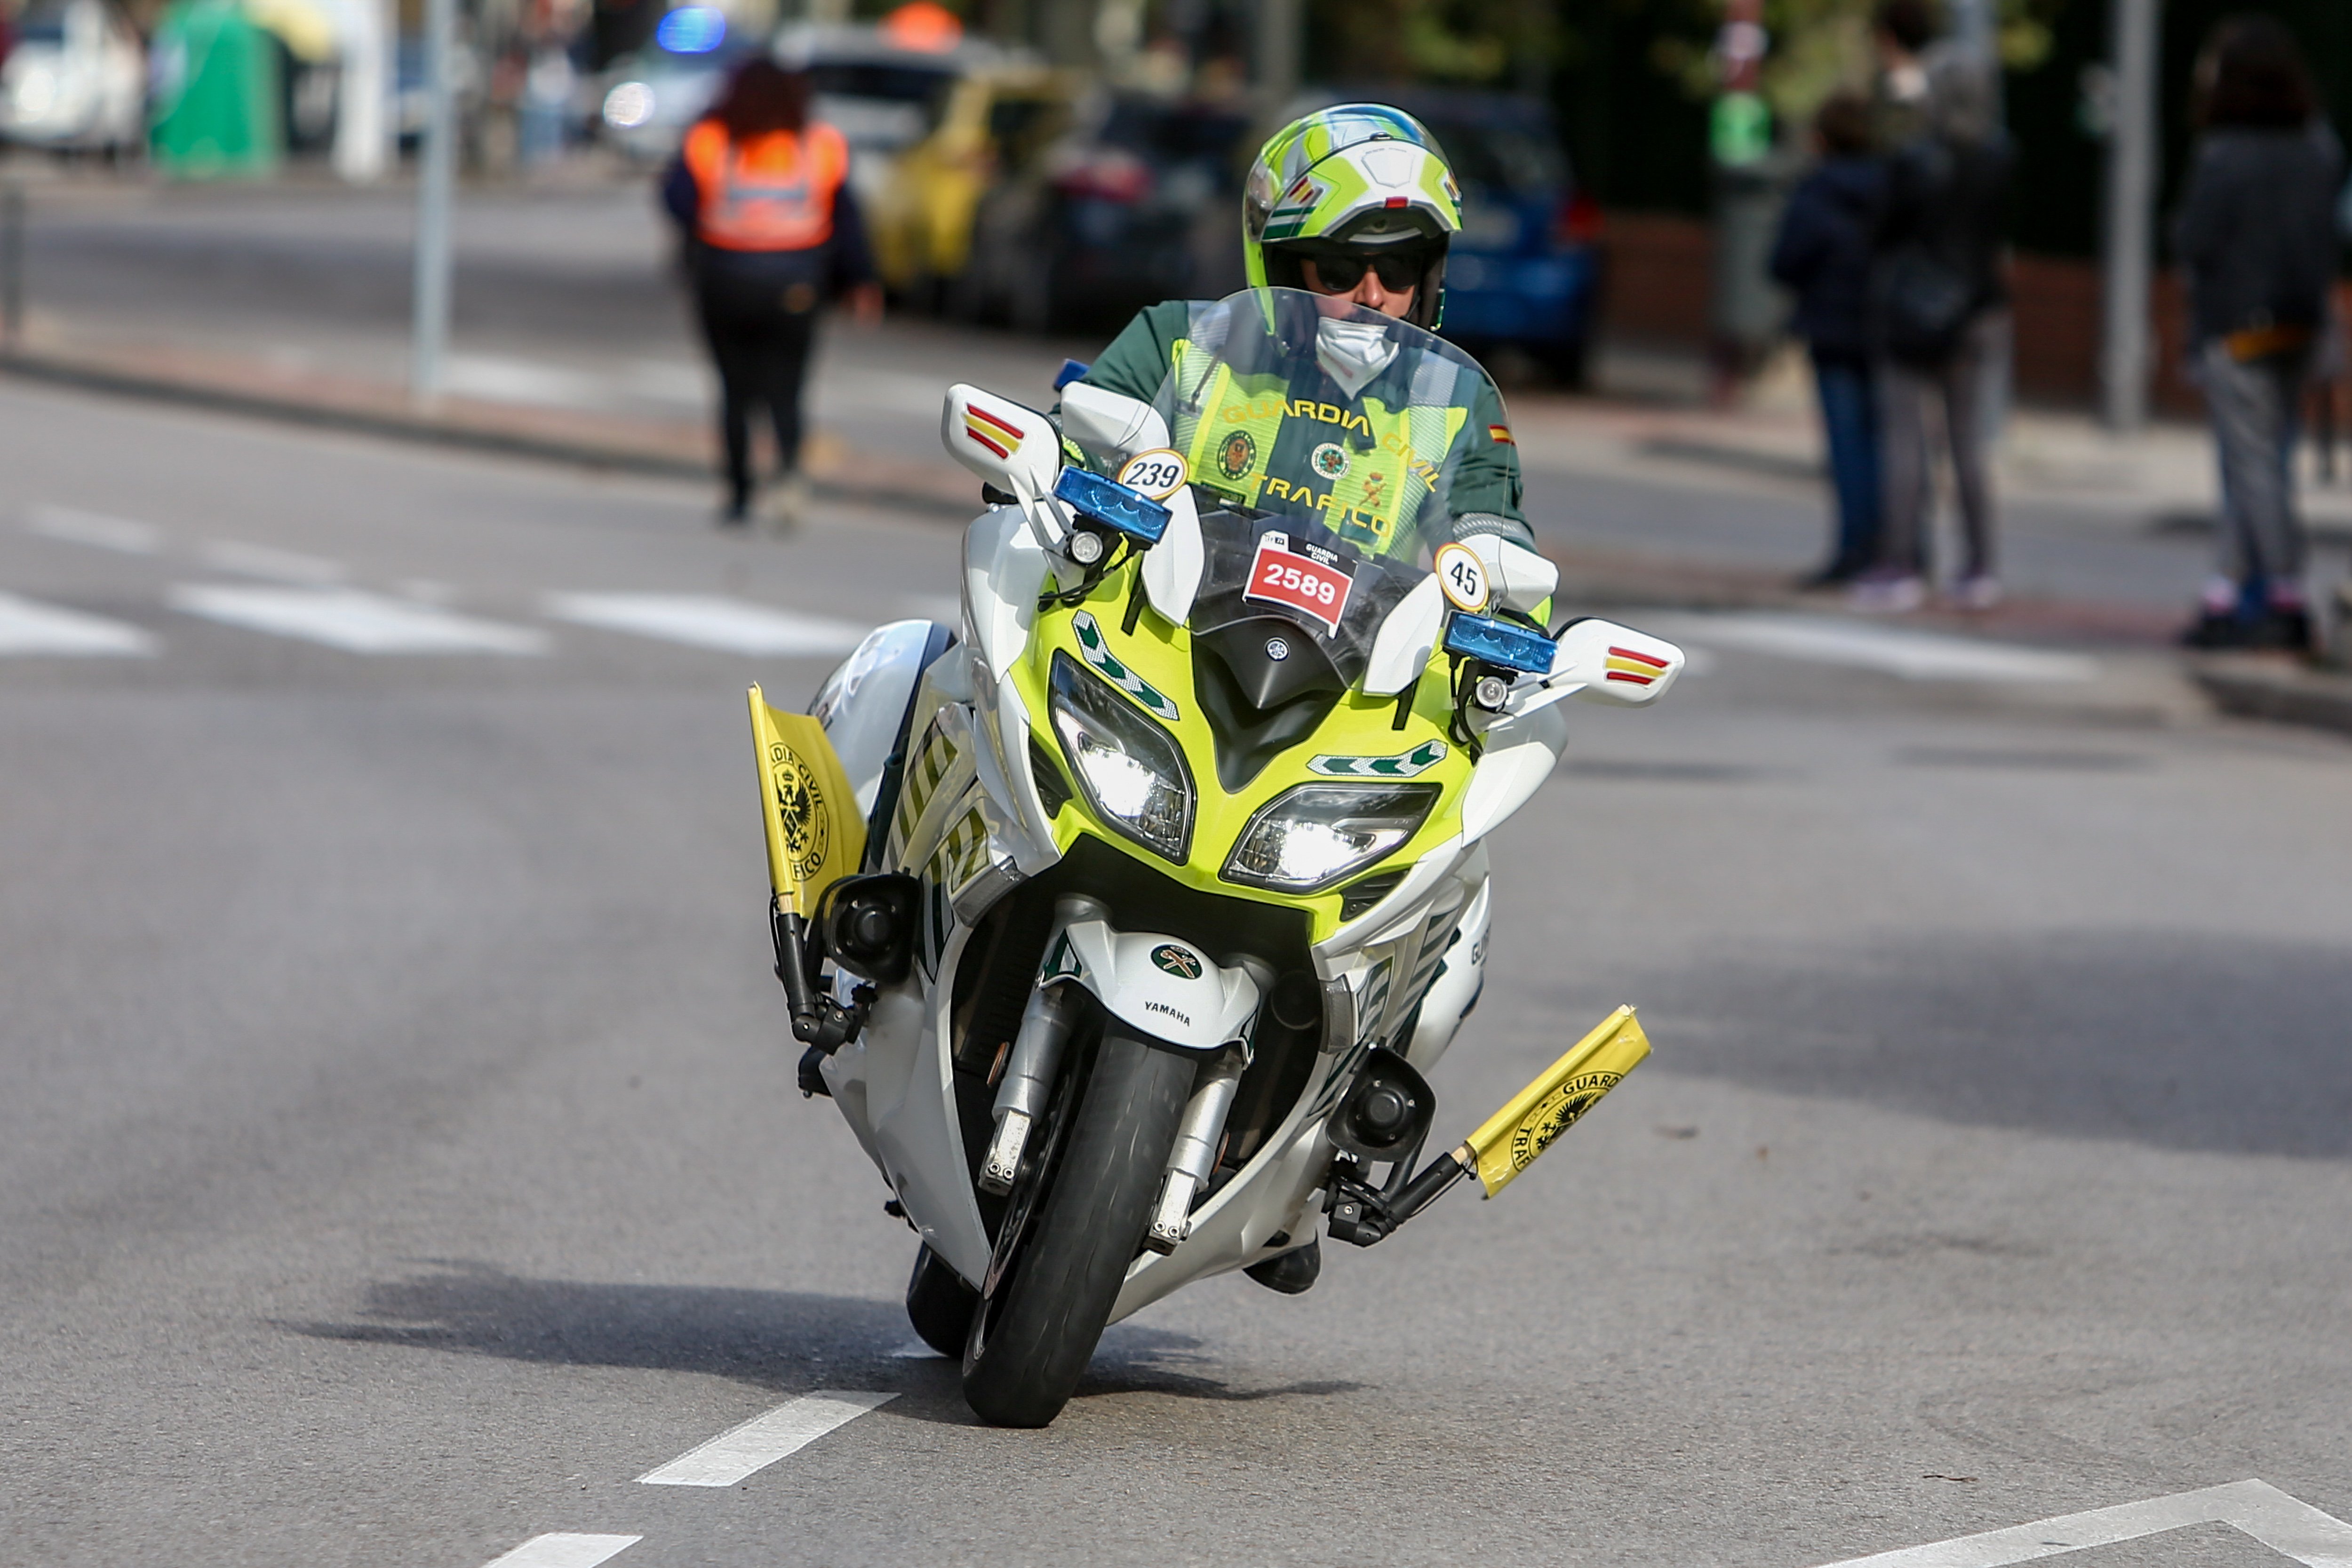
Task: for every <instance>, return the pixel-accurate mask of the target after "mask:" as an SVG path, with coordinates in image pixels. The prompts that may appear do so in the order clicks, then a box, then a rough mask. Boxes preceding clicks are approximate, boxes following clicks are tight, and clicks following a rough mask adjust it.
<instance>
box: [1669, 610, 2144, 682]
mask: <svg viewBox="0 0 2352 1568" xmlns="http://www.w3.org/2000/svg"><path fill="white" fill-rule="evenodd" d="M1678 629H1679V630H1681V631H1683V632H1685V634H1686V635H1687V636H1689V637H1690V639H1691V640H1692V641H1693V642H1696V643H1714V644H1716V645H1717V646H1719V647H1728V648H1745V649H1747V650H1748V651H1750V652H1753V653H1769V654H1774V655H1777V656H1778V657H1780V658H1784V659H1801V660H1804V661H1806V662H1808V663H1811V664H1845V665H1849V666H1852V667H1854V668H1858V669H1865V670H1883V671H1885V673H1886V674H1892V675H1900V676H1901V677H1903V678H1904V679H1905V680H1906V681H2018V682H2036V681H2087V680H2092V679H2095V677H2096V676H2097V674H2098V673H2099V665H2098V662H2097V661H2096V660H2095V659H2088V658H2084V657H2083V656H2082V655H2080V654H2076V653H2048V652H2045V651H2044V650H2042V649H2039V648H2020V647H2015V646H2012V645H2011V644H2008V643H1987V642H1980V641H1979V640H1977V639H1976V638H1973V637H1953V636H1947V635H1945V634H1943V633H1941V632H1916V631H1913V630H1911V629H1909V628H1907V627H1895V626H1876V625H1871V624H1867V623H1864V622H1852V621H1834V620H1830V619H1828V618H1826V617H1822V616H1811V615H1776V614H1772V613H1769V612H1753V613H1740V614H1730V615H1710V616H1706V617H1705V618H1703V619H1700V618H1693V619H1690V620H1687V621H1684V622H1680V623H1679V626H1678Z"/></svg>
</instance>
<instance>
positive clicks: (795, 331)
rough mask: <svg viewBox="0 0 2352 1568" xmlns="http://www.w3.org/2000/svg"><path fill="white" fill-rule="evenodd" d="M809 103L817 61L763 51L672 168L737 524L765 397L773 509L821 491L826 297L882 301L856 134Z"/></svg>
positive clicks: (748, 490) (731, 515) (672, 202)
mask: <svg viewBox="0 0 2352 1568" xmlns="http://www.w3.org/2000/svg"><path fill="white" fill-rule="evenodd" d="M808 108H809V78H808V76H807V74H806V73H805V72H801V71H788V70H786V69H784V68H782V67H781V66H779V65H777V64H775V63H774V62H773V61H772V60H768V59H765V58H761V59H754V60H752V61H751V62H749V63H748V64H746V65H744V66H743V67H741V68H739V69H738V70H737V71H736V72H735V75H734V76H733V77H732V78H730V80H729V82H728V84H727V86H726V89H724V90H723V91H722V92H721V93H720V94H719V100H718V104H717V107H715V108H714V109H713V110H711V111H710V113H709V115H708V116H707V117H705V118H704V119H703V120H700V121H698V123H697V124H696V125H695V126H694V128H693V129H692V130H690V131H688V132H687V134H686V142H685V145H684V146H683V147H682V148H681V149H680V150H679V152H678V156H677V160H676V161H675V162H672V163H671V165H670V167H669V169H668V171H667V173H665V174H664V176H663V178H662V200H663V204H664V205H665V206H666V207H667V209H668V211H669V214H670V215H671V216H672V217H673V218H675V219H676V220H677V223H678V225H679V226H680V227H681V228H682V229H683V230H684V231H685V235H686V251H687V265H688V272H689V274H690V275H691V277H692V279H693V283H694V294H695V304H696V308H697V310H698V313H699V315H700V317H701V321H702V333H703V337H704V339H705V340H706V341H707V342H708V343H709V348H710V357H711V360H712V361H713V362H714V363H715V364H716V365H717V366H718V369H719V434H720V435H721V437H722V439H723V440H724V442H725V444H726V449H727V499H726V503H725V506H724V507H723V509H722V511H721V514H720V520H721V521H722V522H725V523H729V524H735V525H740V524H743V523H745V522H747V521H748V520H749V518H750V516H751V498H752V482H751V416H752V412H753V410H754V409H755V408H757V407H760V406H765V408H766V409H767V411H768V419H769V422H770V423H772V425H773V426H774V428H775V433H776V466H777V481H776V484H775V486H774V488H773V491H772V496H771V499H770V502H769V506H768V508H767V510H768V513H769V516H770V517H771V518H772V521H773V522H774V523H775V524H776V525H777V526H779V527H781V528H791V527H793V526H794V525H796V524H798V523H799V522H800V521H801V519H802V517H803V513H804V512H805V510H806V508H807V501H808V487H807V482H806V481H805V480H804V479H803V476H802V475H801V468H800V457H801V389H802V386H803V382H805V381H806V379H807V374H808V361H809V353H810V350H811V349H812V348H813V347H814V342H815V336H816V319H817V314H818V311H819V309H820V308H822V307H823V306H824V305H825V304H826V303H827V302H829V301H831V300H833V299H835V298H842V297H844V296H846V297H847V298H849V300H850V301H851V304H852V307H853V308H854V309H855V311H856V314H857V316H858V317H859V318H860V319H863V320H867V321H871V320H875V319H879V317H880V315H881V313H882V292H881V287H880V285H879V284H877V282H876V281H875V277H874V261H873V256H872V255H871V253H870V252H869V251H868V250H867V248H866V228H865V225H864V223H863V222H862V221H861V219H860V216H859V214H858V210H857V203H856V198H855V197H853V196H852V195H851V193H850V191H849V187H848V185H847V184H846V183H845V181H846V180H847V178H848V174H849V146H848V143H847V142H846V141H844V140H843V139H842V135H841V132H839V131H835V129H834V128H833V127H832V126H830V125H826V124H824V123H822V122H819V121H814V120H810V119H809V115H808Z"/></svg>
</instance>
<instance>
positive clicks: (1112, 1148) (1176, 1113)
mask: <svg viewBox="0 0 2352 1568" xmlns="http://www.w3.org/2000/svg"><path fill="white" fill-rule="evenodd" d="M1194 1071H1195V1065H1194V1063H1193V1061H1192V1059H1190V1058H1189V1057H1184V1056H1179V1055H1177V1054H1176V1053H1175V1052H1173V1051H1161V1050H1159V1049H1158V1048H1156V1047H1154V1046H1151V1045H1150V1044H1147V1043H1146V1042H1145V1041H1143V1040H1139V1039H1138V1038H1136V1037H1135V1036H1133V1035H1131V1034H1129V1033H1128V1032H1127V1031H1126V1030H1125V1028H1124V1026H1122V1025H1120V1024H1119V1023H1118V1022H1117V1021H1116V1020H1113V1019H1106V1020H1105V1021H1104V1028H1103V1035H1102V1043H1101V1045H1100V1046H1099V1047H1098V1048H1097V1051H1096V1052H1095V1061H1094V1069H1093V1071H1092V1072H1091V1073H1089V1074H1088V1076H1087V1083H1086V1085H1085V1088H1084V1091H1083V1095H1082V1097H1081V1098H1080V1099H1079V1100H1078V1102H1077V1103H1076V1105H1075V1106H1074V1107H1071V1108H1070V1109H1068V1110H1067V1111H1066V1112H1065V1114H1066V1115H1069V1116H1071V1117H1072V1118H1073V1121H1072V1124H1071V1125H1070V1127H1069V1129H1068V1134H1067V1141H1066V1143H1064V1144H1063V1145H1062V1147H1061V1148H1060V1150H1059V1151H1058V1154H1059V1157H1058V1158H1055V1157H1053V1155H1054V1153H1055V1151H1051V1150H1049V1151H1048V1155H1047V1157H1046V1158H1045V1159H1044V1160H1041V1161H1040V1162H1039V1168H1038V1169H1037V1170H1036V1172H1035V1173H1034V1176H1031V1178H1030V1179H1032V1180H1034V1181H1035V1182H1037V1183H1039V1184H1040V1186H1041V1190H1039V1191H1038V1192H1037V1193H1036V1194H1035V1195H1034V1203H1035V1205H1036V1218H1034V1221H1030V1222H1027V1223H1023V1221H1024V1219H1025V1214H1024V1209H1025V1207H1026V1206H1024V1205H1023V1204H1022V1203H1021V1202H1020V1201H1019V1198H1020V1197H1021V1196H1022V1195H1020V1194H1019V1193H1018V1192H1017V1191H1016V1193H1015V1201H1014V1202H1013V1204H1011V1205H1009V1206H1008V1207H1007V1209H1006V1216H1005V1221H1004V1228H1003V1234H1002V1235H1001V1236H1000V1239H999V1242H998V1258H997V1260H995V1261H994V1263H992V1267H991V1269H990V1273H991V1275H992V1282H991V1288H990V1289H989V1290H988V1291H986V1292H985V1293H984V1294H983V1296H982V1300H981V1302H980V1305H979V1310H978V1311H977V1312H974V1313H973V1314H972V1320H971V1338H970V1339H969V1340H968V1341H967V1342H966V1343H965V1345H964V1358H963V1396H964V1399H965V1400H966V1402H968V1403H969V1404H970V1405H971V1407H972V1410H973V1412H974V1413H975V1414H977V1415H978V1416H980V1418H981V1419H982V1420H983V1421H986V1422H989V1423H990V1424H991V1425H993V1426H998V1427H1043V1426H1045V1425H1046V1424H1048V1423H1049V1422H1051V1421H1052V1420H1053V1419H1054V1417H1055V1416H1058V1415H1060V1414H1061V1413H1062V1406H1064V1405H1066V1404H1067V1403H1068V1402H1069V1398H1070V1396H1071V1394H1072V1393H1074V1392H1075V1391H1076V1388H1077V1385H1078V1379H1079V1378H1080V1377H1081V1376H1083V1375H1085V1374H1086V1370H1087V1362H1088V1361H1089V1360H1091V1359H1092V1358H1093V1356H1094V1353H1095V1344H1096V1343H1097V1341H1099V1340H1100V1339H1101V1338H1102V1332H1103V1328H1104V1326H1105V1325H1106V1324H1108V1322H1109V1321H1110V1310H1111V1308H1112V1306H1113V1305H1114V1304H1115V1303H1116V1302H1117V1301H1118V1291H1119V1287H1120V1285H1122V1284H1124V1283H1125V1282H1126V1280H1127V1270H1128V1265H1129V1263H1131V1262H1133V1261H1134V1260H1135V1255H1136V1251H1137V1249H1139V1248H1140V1247H1141V1245H1142V1243H1143V1228H1144V1227H1145V1226H1146V1225H1147V1224H1148V1223H1150V1218H1151V1203H1152V1200H1153V1198H1155V1197H1157V1196H1158V1195H1159V1190H1160V1176H1162V1175H1163V1174H1164V1172H1165V1171H1166V1169H1167V1166H1168V1155H1169V1152H1170V1151H1171V1149H1172V1148H1174V1146H1175V1143H1176V1124H1177V1123H1178V1122H1179V1121H1180V1120H1181V1118H1182V1116H1183V1113H1184V1102H1185V1099H1186V1097H1187V1096H1188V1095H1190V1094H1191V1092H1192V1079H1193V1075H1194ZM1044 1130H1045V1129H1041V1131H1044ZM1047 1135H1048V1138H1049V1140H1052V1139H1053V1133H1052V1132H1048V1134H1047ZM1054 1141H1058V1140H1054ZM1008 1253H1009V1255H1008Z"/></svg>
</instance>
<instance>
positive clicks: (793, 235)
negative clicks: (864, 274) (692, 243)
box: [685, 120, 849, 250]
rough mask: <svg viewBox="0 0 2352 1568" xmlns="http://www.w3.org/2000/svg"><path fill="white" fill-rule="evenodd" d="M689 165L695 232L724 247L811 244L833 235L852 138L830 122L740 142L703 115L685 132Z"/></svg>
mask: <svg viewBox="0 0 2352 1568" xmlns="http://www.w3.org/2000/svg"><path fill="white" fill-rule="evenodd" d="M685 155H686V167H687V172H688V173H690V174H692V175H693V176H694V188H695V192H696V193H697V195H698V197H699V198H700V201H701V205H700V208H699V210H698V213H697V214H696V220H695V234H696V235H697V236H698V237H699V238H700V239H701V241H702V242H703V243H704V244H705V245H711V246H718V247H719V249H721V250H808V249H810V248H812V247H814V246H821V245H823V244H824V242H825V241H827V240H829V239H831V238H832V237H833V199H834V196H835V193H838V192H839V191H840V189H841V183H842V181H843V180H845V179H846V178H847V177H848V174H849V144H848V143H847V142H845V141H843V140H842V139H841V132H840V131H835V129H834V128H833V127H832V126H830V125H818V124H811V125H810V126H809V127H808V128H807V129H806V130H804V131H770V132H768V133H767V134H766V135H764V136H758V137H754V138H752V139H751V141H748V142H745V143H744V144H743V145H741V146H740V147H739V146H737V145H736V144H735V143H734V141H731V140H730V138H729V137H728V134H727V128H726V127H725V126H724V125H721V124H720V123H719V121H717V120H703V121H702V122H701V123H700V124H698V125H697V126H696V127H695V128H694V129H693V130H691V131H688V132H687V134H686V153H685Z"/></svg>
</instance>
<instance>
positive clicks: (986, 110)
mask: <svg viewBox="0 0 2352 1568" xmlns="http://www.w3.org/2000/svg"><path fill="white" fill-rule="evenodd" d="M1075 97H1076V93H1075V89H1074V88H1073V87H1072V85H1071V82H1070V80H1069V78H1067V77H1066V75H1064V74H1062V73H1060V72H1056V71H1051V70H1047V69H1045V68H1043V67H1040V66H1036V65H1031V64H1025V63H1012V64H1004V65H996V66H987V67H982V68H980V69H977V70H974V71H972V72H971V73H970V74H969V75H966V76H964V77H962V78H959V79H958V80H957V81H956V82H955V83H954V84H953V86H952V87H950V89H949V91H948V94H947V97H946V99H945V103H944V107H943V108H942V109H941V110H940V113H939V117H938V123H937V124H936V125H935V126H934V127H933V128H932V129H931V131H930V132H929V135H927V136H925V137H923V138H922V140H920V141H917V142H915V143H914V144H913V145H912V146H909V147H908V148H907V149H906V150H905V151H904V152H900V153H898V156H897V157H896V158H894V159H893V160H892V161H891V162H890V165H889V169H888V172H887V176H886V177H885V178H883V179H882V180H881V181H879V182H878V184H877V190H876V192H875V194H874V196H873V198H872V200H871V201H870V203H869V204H868V212H867V225H868V226H869V228H870V230H871V232H872V235H873V239H874V259H875V264H876V267H877V268H878V270H879V271H880V272H881V274H882V281H883V283H884V285H885V286H886V287H888V288H889V289H890V290H891V292H892V293H894V294H896V295H898V297H899V298H904V299H908V300H911V301H913V302H915V303H917V304H919V305H923V306H926V307H932V308H941V307H952V305H953V303H954V301H953V300H952V299H951V298H950V294H951V293H952V291H953V289H954V288H955V287H956V285H957V283H958V281H959V280H960V279H961V278H962V277H964V276H965V275H966V272H967V267H968V264H969V262H970V261H971V246H972V228H973V225H974V222H975V220H976V218H977V216H978V214H979V211H980V205H981V202H982V198H983V197H985V196H986V195H987V194H988V193H990V192H991V191H992V190H993V189H995V188H996V187H997V186H998V185H999V184H1001V183H1003V181H1004V179H1005V178H1006V176H1007V175H1008V173H1010V172H1016V171H1019V170H1022V169H1025V168H1027V167H1029V166H1030V165H1031V164H1033V163H1034V162H1036V160H1037V159H1038V157H1039V156H1040V154H1041V153H1042V152H1044V150H1045V148H1046V147H1047V146H1048V145H1050V144H1051V143H1052V142H1053V141H1054V140H1055V138H1056V137H1058V136H1060V135H1061V134H1062V133H1063V131H1066V129H1067V128H1068V125H1069V120H1070V113H1071V109H1072V106H1073V102H1074V99H1075Z"/></svg>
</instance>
